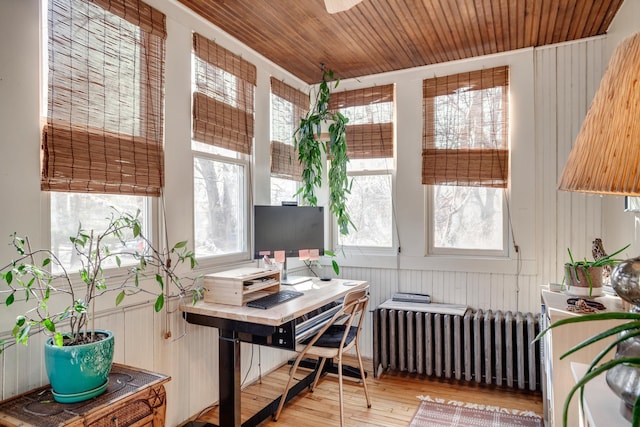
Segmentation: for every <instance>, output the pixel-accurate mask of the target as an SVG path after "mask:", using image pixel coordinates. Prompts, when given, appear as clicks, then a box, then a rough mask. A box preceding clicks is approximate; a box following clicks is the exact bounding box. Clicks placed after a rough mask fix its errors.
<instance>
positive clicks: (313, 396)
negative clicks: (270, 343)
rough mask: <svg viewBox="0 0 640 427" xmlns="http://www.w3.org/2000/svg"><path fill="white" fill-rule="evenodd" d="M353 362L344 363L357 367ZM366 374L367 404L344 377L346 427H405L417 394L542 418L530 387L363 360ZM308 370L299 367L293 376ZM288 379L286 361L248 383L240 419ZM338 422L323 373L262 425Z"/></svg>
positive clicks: (318, 426) (332, 381)
mask: <svg viewBox="0 0 640 427" xmlns="http://www.w3.org/2000/svg"><path fill="white" fill-rule="evenodd" d="M354 362H355V360H352V359H349V360H347V361H345V363H348V364H350V365H353V366H355V365H356V364H355V363H354ZM364 363H365V369H366V370H367V372H368V373H369V377H368V378H367V386H368V388H369V395H370V397H371V403H372V406H371V408H367V401H366V399H365V395H364V388H363V387H362V385H361V384H360V383H359V382H358V381H356V380H354V379H352V378H348V377H345V378H344V410H345V424H346V425H347V426H350V427H380V426H385V427H387V426H388V427H394V426H398V427H400V426H402V427H404V426H406V425H407V424H408V423H409V422H410V421H411V419H412V418H413V414H414V413H415V411H416V409H418V406H419V405H420V400H419V398H418V396H421V395H422V396H426V395H428V396H431V397H432V398H442V399H445V400H455V401H462V402H472V403H481V404H485V405H492V406H498V407H503V408H508V409H518V410H522V411H531V412H534V413H536V414H538V415H540V416H542V395H541V394H540V393H533V392H528V391H520V390H512V389H508V388H499V387H495V386H487V385H485V384H475V383H462V382H457V381H449V380H442V379H433V378H427V377H424V376H420V375H415V374H406V373H394V372H386V373H383V374H382V375H381V376H380V377H379V378H373V376H372V372H373V370H372V361H371V360H364ZM307 372H309V371H307V370H304V369H300V370H299V371H298V374H296V377H297V378H302V377H303V374H306V373H307ZM288 377H289V366H287V365H285V366H282V367H280V368H279V369H277V370H275V371H273V372H271V373H269V374H268V375H266V376H265V377H263V378H262V381H261V382H256V383H255V384H251V385H249V386H247V387H246V388H245V389H244V390H243V392H242V420H243V421H245V420H246V419H248V418H249V417H250V416H251V415H253V414H254V413H255V412H257V411H258V410H260V409H261V408H262V407H264V406H265V405H266V404H267V403H268V402H269V401H270V400H272V399H274V398H276V397H277V396H278V395H280V394H281V393H282V390H283V389H284V386H285V384H286V381H287V379H288ZM199 421H207V422H212V423H217V422H218V408H217V407H216V408H214V409H212V410H210V411H209V412H207V413H205V414H204V415H202V416H201V417H200V418H199ZM339 424H340V401H339V395H338V377H337V376H335V375H326V376H325V377H324V378H322V379H321V380H320V382H319V383H318V386H317V388H316V389H315V390H314V391H313V392H303V393H301V394H300V395H298V396H296V397H295V398H294V399H292V400H291V401H290V402H289V403H287V405H285V407H284V409H283V411H282V413H281V414H280V419H279V420H278V421H273V420H271V419H267V420H265V421H264V422H263V423H262V424H260V426H261V427H299V426H306V427H328V426H337V425H339Z"/></svg>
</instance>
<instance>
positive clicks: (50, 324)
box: [42, 319, 56, 332]
mask: <svg viewBox="0 0 640 427" xmlns="http://www.w3.org/2000/svg"><path fill="white" fill-rule="evenodd" d="M42 323H43V324H44V327H45V328H46V329H47V330H48V331H49V332H55V331H56V325H55V324H54V323H53V322H52V321H51V319H44V321H43V322H42Z"/></svg>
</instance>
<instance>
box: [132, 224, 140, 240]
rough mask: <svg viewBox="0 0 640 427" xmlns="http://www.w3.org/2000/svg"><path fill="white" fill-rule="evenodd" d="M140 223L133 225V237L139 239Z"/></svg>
mask: <svg viewBox="0 0 640 427" xmlns="http://www.w3.org/2000/svg"><path fill="white" fill-rule="evenodd" d="M140 231H141V230H140V223H139V222H138V221H136V222H134V223H133V237H138V236H139V235H140Z"/></svg>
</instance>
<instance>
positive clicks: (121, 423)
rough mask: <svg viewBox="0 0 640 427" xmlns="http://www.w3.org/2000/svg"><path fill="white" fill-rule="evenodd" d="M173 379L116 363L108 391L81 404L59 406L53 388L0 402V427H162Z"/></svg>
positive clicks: (32, 391)
mask: <svg viewBox="0 0 640 427" xmlns="http://www.w3.org/2000/svg"><path fill="white" fill-rule="evenodd" d="M170 379H171V378H170V377H168V376H166V375H162V374H157V373H154V372H149V371H145V370H142V369H137V368H133V367H130V366H125V365H119V364H116V363H114V364H113V367H112V368H111V373H110V374H109V385H108V386H107V391H105V392H104V393H103V394H101V395H100V396H97V397H94V398H93V399H90V400H87V401H84V402H78V403H58V402H55V401H54V400H53V395H52V394H51V388H50V387H49V386H45V387H40V388H37V389H34V390H31V391H29V392H27V393H24V394H21V395H18V396H14V397H12V398H10V399H7V400H5V401H3V402H0V425H2V426H8V427H18V426H19V427H58V426H66V427H162V426H164V420H165V413H166V393H165V389H164V383H166V382H168V381H169V380H170Z"/></svg>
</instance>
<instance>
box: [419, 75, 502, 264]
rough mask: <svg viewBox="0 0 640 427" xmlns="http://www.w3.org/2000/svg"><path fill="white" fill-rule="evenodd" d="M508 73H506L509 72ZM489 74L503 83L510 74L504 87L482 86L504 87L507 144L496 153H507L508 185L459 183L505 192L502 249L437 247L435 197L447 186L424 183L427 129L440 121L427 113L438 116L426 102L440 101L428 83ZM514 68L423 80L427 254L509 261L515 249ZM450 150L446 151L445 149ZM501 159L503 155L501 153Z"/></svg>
mask: <svg viewBox="0 0 640 427" xmlns="http://www.w3.org/2000/svg"><path fill="white" fill-rule="evenodd" d="M505 70H506V71H505ZM485 71H492V72H496V73H497V76H498V77H496V78H497V80H498V81H499V82H500V81H502V80H501V78H502V75H501V74H500V73H503V72H506V78H505V82H504V83H503V84H500V83H497V84H496V85H494V86H484V85H482V87H480V88H479V89H480V90H484V89H489V88H491V87H502V88H503V91H504V92H503V94H502V102H503V105H502V113H503V114H504V118H503V120H504V123H503V124H502V125H503V134H502V136H503V138H504V145H503V147H502V148H501V147H498V148H492V150H494V151H496V152H501V151H506V153H507V154H506V165H507V169H506V173H505V175H504V179H505V181H506V182H505V184H504V186H496V185H492V184H488V185H478V184H477V183H476V184H472V185H464V184H459V186H463V187H465V186H466V187H472V188H473V187H478V188H482V187H484V188H488V189H494V190H502V192H501V193H500V194H501V204H502V249H467V248H452V247H437V246H435V242H434V240H435V232H434V228H435V221H434V218H435V203H434V197H435V189H434V186H435V185H446V184H424V179H425V174H424V149H425V143H426V142H425V135H426V133H427V132H429V131H428V129H427V127H428V126H435V123H436V120H435V117H434V116H433V115H428V114H427V112H426V111H430V112H431V113H432V114H435V109H434V108H433V107H432V106H427V105H426V104H425V102H434V101H435V99H436V98H437V96H439V95H436V96H434V97H432V98H427V96H426V94H425V93H424V85H425V82H427V81H428V80H436V79H447V78H450V77H454V78H455V77H457V76H463V75H469V77H470V78H471V79H472V80H474V79H476V80H477V81H479V80H478V79H482V77H480V75H482V73H484V72H485ZM510 71H511V70H510V67H509V66H497V67H494V68H491V69H487V70H485V69H482V70H472V71H469V72H464V73H459V74H455V73H454V74H451V75H443V76H437V77H433V78H428V79H424V80H423V113H422V115H423V123H422V126H423V130H422V132H423V138H422V149H423V161H422V166H421V167H422V178H423V187H424V211H425V230H424V236H425V255H434V256H462V257H478V258H486V259H489V258H498V259H505V258H509V257H510V255H511V247H510V245H509V241H510V239H511V229H510V227H509V206H508V203H509V198H510V197H509V192H510V188H511V178H510V175H511V170H510V161H511V155H512V149H511V117H510V113H509V105H510V102H511V101H510V100H509V97H510V92H511V81H510V77H509V74H510ZM464 149H468V150H473V148H470V147H464ZM443 150H446V149H443ZM498 155H499V156H500V155H501V154H498ZM502 173H504V171H502Z"/></svg>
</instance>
